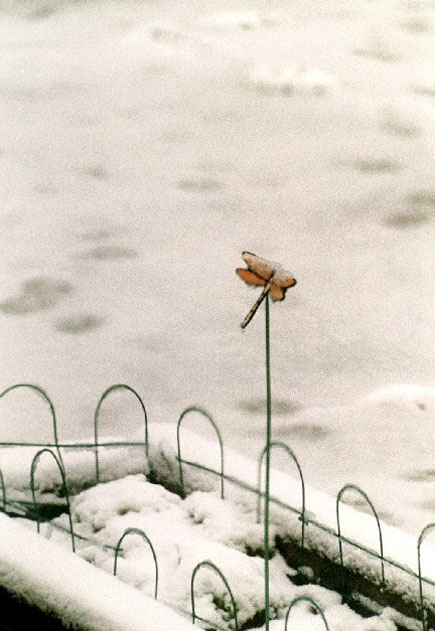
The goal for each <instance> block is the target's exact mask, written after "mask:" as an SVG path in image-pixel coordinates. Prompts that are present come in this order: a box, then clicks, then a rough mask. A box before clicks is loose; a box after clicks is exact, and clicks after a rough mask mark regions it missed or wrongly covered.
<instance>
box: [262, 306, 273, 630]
mask: <svg viewBox="0 0 435 631" xmlns="http://www.w3.org/2000/svg"><path fill="white" fill-rule="evenodd" d="M265 305H266V310H265V313H266V319H265V324H266V327H265V348H266V481H265V489H264V609H265V611H264V615H265V623H266V631H269V619H270V618H269V615H270V611H269V609H270V605H269V558H270V551H269V495H270V443H271V438H272V393H271V386H270V327H269V295H267V296H266V300H265Z"/></svg>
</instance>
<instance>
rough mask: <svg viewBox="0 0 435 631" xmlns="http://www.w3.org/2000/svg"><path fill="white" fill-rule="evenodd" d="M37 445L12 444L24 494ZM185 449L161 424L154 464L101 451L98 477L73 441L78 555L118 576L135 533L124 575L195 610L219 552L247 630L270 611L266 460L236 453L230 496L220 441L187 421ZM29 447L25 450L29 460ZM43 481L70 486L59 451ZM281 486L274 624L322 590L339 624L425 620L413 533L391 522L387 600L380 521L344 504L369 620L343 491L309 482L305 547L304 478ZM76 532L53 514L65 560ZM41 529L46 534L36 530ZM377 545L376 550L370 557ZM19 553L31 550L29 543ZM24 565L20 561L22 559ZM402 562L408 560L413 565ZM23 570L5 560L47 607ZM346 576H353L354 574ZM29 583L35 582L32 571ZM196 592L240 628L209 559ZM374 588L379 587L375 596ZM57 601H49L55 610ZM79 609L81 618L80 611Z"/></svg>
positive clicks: (70, 463) (50, 531) (10, 474)
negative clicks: (346, 590)
mask: <svg viewBox="0 0 435 631" xmlns="http://www.w3.org/2000/svg"><path fill="white" fill-rule="evenodd" d="M117 450H119V453H118V454H117ZM35 452H36V450H35V449H33V453H32V449H31V448H25V449H24V450H19V452H18V451H17V449H13V448H11V449H3V450H2V456H4V457H2V465H3V474H4V478H5V480H6V483H7V481H8V480H11V481H13V489H14V491H15V492H20V493H22V496H23V497H25V496H26V495H27V496H28V489H29V481H28V478H29V474H28V470H29V464H30V462H31V460H32V458H33V456H34V453H35ZM177 452H178V449H177V441H176V431H175V428H174V427H173V426H170V425H155V424H153V426H152V432H151V440H150V448H149V457H148V460H147V462H146V463H145V461H144V450H143V448H141V447H140V446H138V447H129V448H127V447H120V448H116V449H115V448H101V450H100V456H101V458H100V461H101V471H102V475H101V477H100V479H101V480H104V481H102V482H101V483H100V484H98V485H94V483H95V466H94V465H95V463H94V454H93V453H92V451H91V450H90V451H86V450H85V451H77V452H74V451H73V450H72V449H65V450H63V460H64V463H65V468H66V471H67V475H68V479H71V480H72V482H73V484H72V486H73V488H74V489H75V492H74V493H73V494H71V495H72V496H71V498H70V505H71V519H72V523H73V529H74V536H75V542H76V545H75V548H76V552H77V555H76V556H80V557H82V559H84V560H87V561H89V562H90V563H91V564H93V565H94V566H96V567H98V568H100V569H102V570H106V573H108V574H112V573H113V572H114V567H115V556H116V554H115V551H116V547H117V544H118V543H119V542H120V540H121V538H122V537H123V535H124V534H125V533H128V536H125V537H124V538H123V539H122V545H121V546H120V548H119V550H118V553H119V554H118V556H117V558H116V574H117V577H118V578H117V580H118V579H121V580H122V581H123V582H126V583H129V584H130V585H131V586H133V587H135V588H137V589H138V590H139V593H144V594H145V595H146V596H147V597H148V598H149V597H152V596H154V595H155V594H156V592H157V598H158V600H159V602H163V603H166V604H170V605H171V606H172V607H174V608H175V609H176V610H179V611H181V612H184V615H189V614H190V612H191V610H192V593H191V578H192V575H193V572H194V569H195V567H197V566H198V564H201V563H202V562H203V561H205V560H208V561H210V562H212V563H213V564H215V565H216V566H217V567H218V568H219V569H220V570H221V571H222V572H223V574H224V576H225V577H226V580H227V581H228V584H229V585H230V586H231V589H232V591H233V593H234V599H235V602H236V613H237V622H238V625H239V627H245V626H246V627H249V626H254V625H256V626H258V625H259V624H261V622H262V617H263V616H264V602H263V597H264V594H263V560H262V558H261V556H262V552H263V537H262V532H263V527H262V524H260V523H258V519H257V511H258V494H257V493H255V492H254V491H255V489H256V487H257V484H258V479H257V476H258V465H257V463H255V462H254V461H252V460H250V459H249V458H245V457H242V456H241V455H240V454H236V453H234V452H232V451H230V450H225V461H224V475H225V480H224V487H223V492H224V498H222V497H220V496H221V490H222V489H221V476H220V475H218V474H219V473H220V471H219V470H218V471H217V473H218V474H217V473H216V472H213V470H215V469H216V462H217V461H219V457H217V455H218V447H217V445H216V444H213V443H211V442H210V441H207V440H205V439H202V438H200V437H198V436H197V435H195V434H192V433H191V432H189V431H187V430H185V429H184V428H183V431H182V432H181V434H180V455H181V463H180V461H179V460H178V453H177ZM18 453H20V458H17V454H18ZM119 456H120V457H119ZM189 463H193V464H189ZM180 464H181V472H182V480H183V486H181V481H180V480H181V478H180ZM198 464H199V465H201V467H199V466H198ZM144 472H145V473H146V475H147V477H146V476H145V475H144ZM37 479H38V481H39V482H38V489H39V491H42V490H45V492H51V495H53V496H54V495H55V493H56V490H57V491H58V492H59V474H58V472H57V477H56V472H55V471H54V469H53V468H52V464H51V461H50V459H47V460H44V461H43V460H42V459H41V470H39V468H38V473H37ZM93 485H94V486H93ZM68 486H69V485H68ZM88 487H90V488H88ZM8 491H10V489H9V488H8ZM271 494H272V496H273V498H275V501H273V502H272V505H271V535H272V537H273V541H274V542H275V543H274V547H273V550H272V553H273V558H272V560H271V590H270V595H271V602H270V605H271V619H272V621H273V620H274V619H275V622H274V625H278V624H281V625H283V622H284V617H285V613H286V610H287V608H288V605H289V603H290V602H291V601H292V600H293V599H294V598H297V597H299V596H307V597H311V598H313V599H314V600H315V601H316V602H317V603H319V605H320V606H321V607H322V609H323V610H324V612H325V616H326V618H327V620H328V624H330V627H331V629H332V630H333V629H336V630H339V629H343V630H344V629H348V628H352V629H356V630H358V631H360V630H364V629H367V630H369V629H370V630H371V631H392V630H393V629H395V628H396V625H395V622H397V623H398V624H399V625H400V627H402V628H409V629H412V628H415V625H416V624H417V625H419V624H421V623H419V622H417V621H416V618H417V619H418V615H417V614H418V605H419V589H418V588H419V585H418V581H416V576H415V572H416V571H417V570H418V567H417V554H416V542H415V540H414V539H413V538H412V537H410V536H409V535H405V534H404V533H402V532H401V531H399V530H397V529H395V528H392V527H390V526H386V525H384V524H382V531H383V540H384V565H385V576H384V588H385V590H384V591H385V594H386V595H388V598H385V601H384V602H379V598H377V597H378V596H379V593H381V591H382V590H380V587H381V571H380V567H381V564H380V560H379V558H377V557H376V554H375V553H376V551H377V550H378V547H379V539H378V537H379V533H378V531H377V529H376V527H375V524H374V521H375V520H374V519H373V517H371V516H370V515H366V514H361V513H358V512H357V511H355V510H354V509H353V508H351V507H349V506H346V505H344V504H343V505H341V506H340V509H339V510H340V515H341V532H342V536H343V538H344V537H345V538H346V540H345V539H343V541H342V544H343V546H342V554H343V561H344V567H345V569H346V572H349V571H350V572H352V576H351V577H350V578H352V577H353V579H355V577H357V579H358V580H356V581H354V582H355V585H356V587H357V588H358V587H361V586H362V587H363V588H364V589H363V590H362V592H361V594H359V602H360V604H361V603H362V604H363V605H364V606H365V608H366V610H370V609H371V610H372V613H373V614H377V615H372V616H371V617H370V618H368V619H363V618H361V617H360V616H358V615H357V614H356V613H354V612H353V611H352V610H351V609H349V607H348V606H347V605H344V604H343V603H342V597H341V596H340V595H339V594H338V593H337V590H338V591H340V588H341V587H342V584H341V582H340V579H341V574H340V552H339V546H338V540H337V536H336V504H335V502H334V501H333V499H332V498H330V497H329V496H327V495H325V494H323V493H319V492H317V491H315V490H314V489H312V488H310V487H308V486H306V487H305V495H306V497H305V502H306V508H305V513H304V515H305V528H304V541H303V545H301V543H302V542H301V535H302V528H301V525H302V524H301V520H300V512H301V510H302V508H301V502H302V497H301V484H300V480H298V479H297V478H293V477H291V476H289V475H284V474H282V473H280V472H278V471H272V475H271ZM276 500H279V502H281V504H279V503H277V502H276ZM285 504H289V505H291V506H292V507H293V508H294V510H288V509H287V508H285V506H284V505H285ZM260 514H261V511H260ZM22 522H23V524H25V525H26V526H27V527H30V528H31V529H35V523H34V522H30V521H28V520H24V519H23V520H22ZM15 525H16V526H17V527H19V528H20V530H19V531H18V532H19V535H18V536H19V537H21V536H23V535H22V534H20V533H22V532H23V531H22V528H21V526H20V525H19V524H16V523H15V524H12V525H11V526H8V528H12V529H13V526H15ZM68 529H69V519H68V516H67V515H65V514H64V515H61V516H60V517H58V518H56V519H54V520H52V522H50V523H44V524H41V534H42V535H43V536H44V537H45V538H48V539H50V544H51V545H53V546H55V547H56V549H57V548H58V547H59V546H61V547H62V548H63V551H62V556H61V557H60V559H61V564H63V563H64V559H65V558H70V556H72V557H73V558H76V556H75V557H74V556H73V555H71V553H70V552H69V550H70V549H71V537H70V535H69V533H68ZM139 533H144V534H145V535H146V537H147V539H148V540H149V542H151V543H152V548H153V552H154V555H155V557H154V559H153V555H152V551H151V549H150V546H149V545H147V541H145V540H144V537H141V536H138V534H139ZM10 536H12V534H11V535H10ZM29 536H30V535H29ZM31 536H32V537H33V536H34V535H33V533H31ZM348 539H349V540H353V541H354V542H357V543H358V547H355V546H354V545H350V544H349V543H348V542H347V540H348ZM366 549H368V550H373V551H374V552H375V553H374V554H367V552H366ZM10 554H11V552H10V553H9V555H10ZM15 554H17V556H18V555H19V553H18V552H16V553H15ZM65 555H67V556H66V557H65ZM389 558H393V559H394V564H390V563H389V562H388V559H389ZM424 558H425V565H424V567H425V569H426V567H428V565H430V563H431V560H434V559H435V553H434V551H433V550H431V549H430V548H429V546H426V545H425V546H424ZM155 560H156V561H157V563H155ZM319 560H320V561H319ZM20 562H21V561H20V560H19V559H17V563H20ZM1 563H3V562H1ZM7 564H8V568H11V567H12V566H13V558H11V557H10V556H9V560H8V561H7ZM322 564H323V565H322ZM397 564H401V565H403V566H406V567H407V568H408V569H409V573H407V572H406V571H403V569H401V568H400V567H399V566H398V565H397ZM43 566H44V567H45V565H44V564H42V563H41V567H43ZM432 567H433V565H432ZM94 570H95V568H94ZM316 572H317V573H318V574H316ZM322 573H323V576H322ZM325 573H326V575H327V576H326V579H328V576H329V578H330V577H333V578H334V577H335V583H334V581H332V584H330V585H329V586H333V587H334V590H331V589H326V588H325V587H322V586H320V585H315V584H314V583H316V581H319V580H322V582H323V584H324V585H327V586H328V580H324V579H325V576H324V575H325ZM425 574H427V572H425ZM12 575H13V572H12V571H11V570H10V569H6V571H5V569H4V565H1V568H0V576H1V577H2V578H1V583H2V585H3V586H4V587H6V588H7V589H10V590H11V591H12V592H13V593H19V594H20V595H21V596H22V597H24V598H26V599H28V600H30V601H31V602H34V603H35V604H37V605H38V606H42V605H41V604H40V597H39V596H38V597H35V598H36V600H35V599H34V598H33V596H32V589H31V588H29V589H27V588H23V590H22V591H21V592H20V590H19V588H18V585H17V584H16V583H15V582H13V581H12V583H11V576H12ZM103 575H105V574H104V573H103ZM345 578H346V579H349V574H347V575H346V577H345ZM34 580H36V579H34ZM40 580H41V581H42V582H45V581H46V580H47V576H45V572H41V577H40ZM20 582H22V584H23V585H25V584H26V583H25V581H21V579H20V581H18V583H20ZM301 583H303V584H301ZM310 583H311V584H310ZM367 586H369V587H371V591H370V590H369V591H368V592H367V591H364V590H366V588H367ZM373 586H374V587H373ZM193 591H194V598H195V610H196V613H197V615H198V616H199V618H204V619H207V620H209V621H210V622H211V623H214V624H217V625H219V626H221V627H223V628H226V629H232V628H236V627H235V616H234V611H233V606H232V602H231V598H230V596H229V594H228V591H227V589H226V587H225V585H224V584H223V582H222V580H221V578H220V577H219V576H218V575H217V574H216V573H214V572H212V571H211V570H210V568H209V567H201V569H200V570H199V571H198V572H197V575H196V578H195V585H194V590H193ZM367 593H368V594H369V596H367ZM370 595H373V596H374V598H373V600H371V599H370ZM353 596H354V597H355V594H353ZM356 596H358V594H357V595H356ZM424 597H425V599H426V601H427V602H426V603H425V604H426V606H427V608H428V611H430V609H431V607H432V606H433V605H432V603H433V602H434V598H433V592H432V591H431V590H430V589H429V587H428V586H427V585H425V586H424ZM357 599H358V598H357ZM376 599H377V602H376ZM354 600H355V598H354ZM403 602H405V603H408V604H409V608H410V611H411V612H413V616H409V615H407V610H406V607H405V608H403V606H402V605H403ZM50 603H51V601H49V603H48V605H46V606H48V608H49V609H50V608H51V609H53V605H52V603H51V604H50ZM390 603H394V605H395V606H394V608H393V607H386V606H385V605H386V604H390ZM44 607H45V605H44V606H42V608H44ZM401 607H402V612H401V613H400V609H401ZM397 610H399V612H398V611H397ZM304 611H305V613H304ZM404 612H405V613H404ZM416 612H417V614H416ZM80 615H81V614H80ZM80 615H79V616H78V618H77V620H79V619H80ZM71 616H72V617H74V614H71ZM301 616H302V618H303V619H304V621H303V622H301V623H300V624H304V625H305V624H306V625H307V626H306V628H307V629H310V630H311V629H316V628H317V627H316V625H317V624H319V620H318V619H319V617H318V616H316V615H314V614H313V613H312V612H311V609H310V608H309V607H308V608H307V607H305V608H304V607H303V606H302V604H300V605H298V607H295V611H294V612H292V613H291V616H290V617H289V631H291V623H292V622H291V621H292V620H293V618H294V620H295V624H296V620H297V621H298V628H305V627H300V626H299V622H300V621H299V618H300V617H301ZM310 620H311V622H310ZM313 621H314V622H313ZM80 624H81V623H80ZM80 624H79V626H80ZM312 624H314V626H312ZM413 625H414V626H413ZM86 628H87V627H86ZM138 628H139V627H138ZM140 628H142V627H140ZM150 628H152V627H150ZM156 628H158V627H156ZM174 628H175V627H174ZM276 628H283V626H281V627H278V626H277V627H276ZM272 629H275V626H274V627H272Z"/></svg>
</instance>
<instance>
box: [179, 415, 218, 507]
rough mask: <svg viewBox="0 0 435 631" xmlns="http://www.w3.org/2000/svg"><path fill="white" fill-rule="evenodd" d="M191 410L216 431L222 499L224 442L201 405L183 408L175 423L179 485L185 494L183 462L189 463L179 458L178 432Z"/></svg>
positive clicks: (210, 417) (215, 425)
mask: <svg viewBox="0 0 435 631" xmlns="http://www.w3.org/2000/svg"><path fill="white" fill-rule="evenodd" d="M191 412H198V413H199V414H200V415H201V416H202V417H203V418H205V419H206V420H207V421H208V422H209V424H210V425H211V426H212V427H213V429H214V431H215V433H216V437H217V439H218V443H219V452H220V474H219V475H220V492H221V498H222V499H224V478H225V475H224V444H223V440H222V435H221V433H220V430H219V428H218V426H217V424H216V423H215V421H214V419H213V417H212V415H211V414H210V412H207V410H204V409H203V408H201V407H198V406H196V405H191V406H190V407H187V408H185V409H184V410H183V411H182V412H181V414H180V417H179V419H178V423H177V455H178V465H179V474H180V486H181V492H182V493H183V495H185V488H184V476H183V462H184V463H185V464H189V462H188V461H186V460H183V459H182V458H181V442H180V433H181V431H180V430H181V423H182V421H183V419H184V418H186V416H187V415H188V414H190V413H191Z"/></svg>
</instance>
